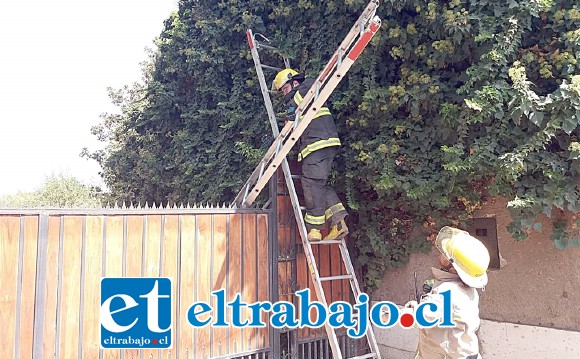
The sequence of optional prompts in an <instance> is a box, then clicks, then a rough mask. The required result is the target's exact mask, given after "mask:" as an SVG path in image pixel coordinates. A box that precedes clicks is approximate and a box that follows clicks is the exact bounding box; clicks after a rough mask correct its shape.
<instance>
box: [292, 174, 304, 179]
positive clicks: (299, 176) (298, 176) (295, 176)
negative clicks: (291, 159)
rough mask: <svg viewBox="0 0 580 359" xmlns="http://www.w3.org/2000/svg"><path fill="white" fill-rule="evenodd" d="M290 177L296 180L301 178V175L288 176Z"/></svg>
mask: <svg viewBox="0 0 580 359" xmlns="http://www.w3.org/2000/svg"><path fill="white" fill-rule="evenodd" d="M290 177H292V178H294V179H296V178H302V175H292V176H290Z"/></svg>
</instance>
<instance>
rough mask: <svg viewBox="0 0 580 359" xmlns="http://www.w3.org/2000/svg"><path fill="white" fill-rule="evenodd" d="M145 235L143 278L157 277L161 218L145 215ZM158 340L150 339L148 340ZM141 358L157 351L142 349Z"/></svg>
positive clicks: (150, 355)
mask: <svg viewBox="0 0 580 359" xmlns="http://www.w3.org/2000/svg"><path fill="white" fill-rule="evenodd" d="M146 220H147V234H146V239H145V243H144V247H145V253H144V254H143V257H144V264H145V266H144V268H145V272H144V273H143V275H144V276H145V277H159V264H160V263H159V259H160V256H161V216H160V215H147V217H146ZM153 339H158V338H150V340H153ZM142 352H143V357H144V358H149V357H155V358H156V357H157V354H158V349H143V350H142Z"/></svg>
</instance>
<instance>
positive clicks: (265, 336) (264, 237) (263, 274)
mask: <svg viewBox="0 0 580 359" xmlns="http://www.w3.org/2000/svg"><path fill="white" fill-rule="evenodd" d="M256 246H257V249H258V270H257V273H258V278H257V283H258V298H257V299H258V301H260V302H264V301H268V300H269V299H270V298H269V297H270V295H269V294H270V285H269V284H270V270H269V269H270V268H269V263H270V259H269V258H268V248H269V247H268V216H267V215H265V214H259V215H258V236H257V243H256ZM261 319H262V322H263V323H265V324H266V327H264V328H259V329H258V348H267V347H268V345H269V343H270V337H269V331H268V328H269V327H270V324H269V320H270V316H269V314H268V313H262V315H261Z"/></svg>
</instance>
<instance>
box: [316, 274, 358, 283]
mask: <svg viewBox="0 0 580 359" xmlns="http://www.w3.org/2000/svg"><path fill="white" fill-rule="evenodd" d="M339 279H352V274H345V275H334V276H332V277H320V281H321V282H327V281H329V280H339Z"/></svg>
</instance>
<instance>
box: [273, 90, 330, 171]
mask: <svg viewBox="0 0 580 359" xmlns="http://www.w3.org/2000/svg"><path fill="white" fill-rule="evenodd" d="M313 83H314V79H305V80H304V81H303V82H302V83H301V84H300V85H299V86H298V87H297V88H296V89H294V90H292V91H291V92H289V93H288V94H287V95H286V96H284V99H285V100H287V103H286V105H287V106H288V115H289V117H290V120H294V112H295V110H296V108H298V106H299V105H300V103H301V102H302V99H303V98H304V96H306V93H307V92H308V90H309V89H310V87H311V86H312V84H313ZM326 106H327V104H326V103H325V104H324V105H323V107H321V108H320V109H319V110H318V112H317V113H316V115H315V116H314V118H313V119H312V121H311V122H310V124H309V125H308V127H307V128H306V130H304V133H302V136H300V139H299V142H298V145H299V153H298V161H302V160H303V159H304V158H305V157H306V156H308V155H309V154H311V153H312V152H314V151H318V150H320V149H323V148H326V147H332V146H340V139H339V138H338V131H337V130H336V125H335V123H334V119H333V118H332V114H331V113H330V110H329V109H328V107H326Z"/></svg>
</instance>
